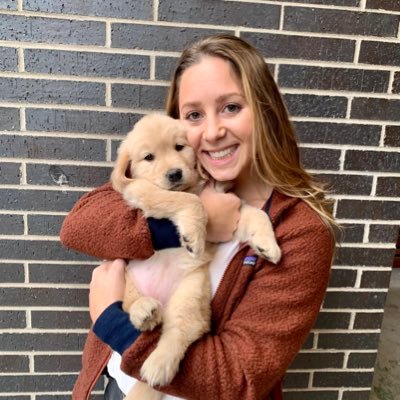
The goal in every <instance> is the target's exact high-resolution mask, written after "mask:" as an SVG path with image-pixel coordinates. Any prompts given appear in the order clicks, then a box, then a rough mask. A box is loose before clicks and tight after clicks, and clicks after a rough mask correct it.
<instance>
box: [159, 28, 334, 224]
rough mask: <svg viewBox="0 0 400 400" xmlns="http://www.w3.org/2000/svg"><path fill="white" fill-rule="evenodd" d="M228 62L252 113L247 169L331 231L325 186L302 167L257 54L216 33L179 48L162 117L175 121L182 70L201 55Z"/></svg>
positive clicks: (284, 114) (285, 115)
mask: <svg viewBox="0 0 400 400" xmlns="http://www.w3.org/2000/svg"><path fill="white" fill-rule="evenodd" d="M204 56H211V57H219V58H222V59H224V60H226V61H228V62H229V64H230V65H231V67H232V69H233V71H234V73H235V74H236V76H237V78H238V80H239V82H241V85H242V90H243V93H244V96H245V99H246V101H247V103H248V104H249V107H250V109H251V111H252V114H253V120H254V128H253V129H254V130H253V135H252V140H253V143H252V144H253V146H252V149H253V165H252V168H254V171H255V172H256V174H257V176H258V177H259V178H260V179H261V180H262V181H263V182H265V183H268V184H269V185H272V186H273V187H274V188H275V189H276V190H278V191H279V192H281V193H283V194H286V195H288V196H291V197H298V198H301V199H303V200H304V201H305V202H306V203H307V204H308V205H309V206H310V207H311V208H312V209H313V210H315V211H316V212H317V213H318V214H319V215H320V217H321V218H322V220H323V221H324V222H325V223H326V225H327V226H328V227H329V228H330V229H333V227H334V226H336V225H337V224H336V222H335V220H334V218H333V216H332V211H331V209H332V204H331V201H329V200H328V199H327V198H326V188H325V187H324V186H323V185H322V184H321V183H319V182H317V180H315V179H314V178H313V177H312V176H311V175H310V174H309V173H308V172H307V171H306V170H305V169H304V167H303V166H302V164H301V161H300V155H299V148H298V145H297V142H296V136H295V132H294V128H293V126H292V124H291V122H290V121H289V115H288V112H287V109H286V107H285V104H284V102H283V99H282V96H281V94H280V91H279V89H278V86H277V85H276V83H275V81H274V79H273V77H272V75H271V73H270V71H269V68H268V65H267V64H266V62H265V61H264V58H263V57H262V55H261V53H260V52H259V51H258V50H257V49H256V48H254V47H253V46H252V45H250V44H249V43H247V42H246V41H244V40H243V39H241V38H238V37H236V36H233V35H227V34H218V35H213V36H209V37H207V38H204V39H202V40H199V41H197V42H195V43H193V44H190V45H189V46H188V47H186V48H185V49H184V51H183V52H182V54H181V57H180V59H179V61H178V65H177V67H176V69H175V72H174V74H173V76H172V80H171V86H170V90H169V94H168V99H167V106H166V110H167V113H168V115H170V116H171V117H173V118H179V117H180V115H179V98H178V96H179V84H180V78H181V76H182V74H183V72H184V71H185V70H186V69H188V68H189V67H191V66H192V65H194V64H197V63H199V62H200V61H201V59H202V57H204Z"/></svg>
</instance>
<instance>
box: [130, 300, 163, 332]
mask: <svg viewBox="0 0 400 400" xmlns="http://www.w3.org/2000/svg"><path fill="white" fill-rule="evenodd" d="M129 317H130V320H131V322H132V324H133V325H134V326H135V328H137V329H139V330H141V331H151V330H153V329H154V328H155V327H156V326H157V325H159V324H160V323H161V321H162V311H161V303H160V302H159V301H158V300H156V299H153V298H152V297H140V298H139V299H138V300H136V301H135V302H134V303H133V304H132V305H131V307H130V309H129Z"/></svg>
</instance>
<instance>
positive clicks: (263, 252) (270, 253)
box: [250, 240, 282, 264]
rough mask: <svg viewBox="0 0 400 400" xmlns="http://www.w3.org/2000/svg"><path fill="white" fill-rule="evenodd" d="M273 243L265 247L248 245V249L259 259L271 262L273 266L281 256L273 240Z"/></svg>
mask: <svg viewBox="0 0 400 400" xmlns="http://www.w3.org/2000/svg"><path fill="white" fill-rule="evenodd" d="M273 242H274V243H269V244H268V245H267V246H265V245H263V244H260V243H256V244H255V243H253V244H251V243H250V247H251V248H252V249H253V250H254V252H255V253H256V254H257V255H259V256H260V257H262V258H265V259H267V260H268V261H271V262H272V263H273V264H278V262H279V260H280V259H281V256H282V252H281V249H280V248H279V246H278V245H277V244H276V242H275V240H274V241H273Z"/></svg>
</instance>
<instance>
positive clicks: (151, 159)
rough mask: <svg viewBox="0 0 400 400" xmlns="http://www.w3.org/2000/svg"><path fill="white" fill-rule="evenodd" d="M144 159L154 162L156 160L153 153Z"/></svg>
mask: <svg viewBox="0 0 400 400" xmlns="http://www.w3.org/2000/svg"><path fill="white" fill-rule="evenodd" d="M144 159H145V160H146V161H153V160H154V155H153V154H151V153H149V154H147V155H146V156H145V157H144Z"/></svg>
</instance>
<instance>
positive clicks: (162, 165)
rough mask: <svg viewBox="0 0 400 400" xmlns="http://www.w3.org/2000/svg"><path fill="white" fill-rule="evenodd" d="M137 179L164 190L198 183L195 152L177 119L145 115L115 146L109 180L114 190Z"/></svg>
mask: <svg viewBox="0 0 400 400" xmlns="http://www.w3.org/2000/svg"><path fill="white" fill-rule="evenodd" d="M138 178H140V179H147V180H149V181H151V182H152V183H154V184H155V185H157V186H159V187H160V188H162V189H166V190H179V191H183V190H187V189H190V188H192V187H194V186H195V185H196V184H197V183H198V180H199V172H198V169H197V167H196V158H195V154H194V151H193V149H192V148H191V147H190V146H189V145H188V142H187V139H186V130H185V128H184V127H183V125H182V124H181V122H180V121H178V120H175V119H172V118H170V117H168V116H165V115H156V114H153V115H147V116H145V117H143V118H142V119H141V120H140V121H139V122H137V123H136V124H135V126H134V128H133V130H132V131H131V132H129V134H128V136H127V137H126V138H125V140H124V141H123V142H122V143H121V145H120V147H119V149H118V157H117V161H116V164H115V167H114V170H113V172H112V174H111V182H112V184H113V187H114V189H115V190H117V191H119V192H122V190H123V189H124V187H125V186H126V185H127V184H129V183H130V182H131V181H132V180H133V179H138Z"/></svg>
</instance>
